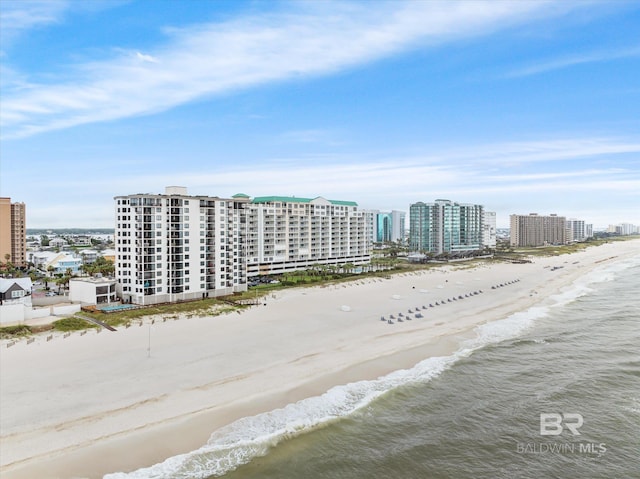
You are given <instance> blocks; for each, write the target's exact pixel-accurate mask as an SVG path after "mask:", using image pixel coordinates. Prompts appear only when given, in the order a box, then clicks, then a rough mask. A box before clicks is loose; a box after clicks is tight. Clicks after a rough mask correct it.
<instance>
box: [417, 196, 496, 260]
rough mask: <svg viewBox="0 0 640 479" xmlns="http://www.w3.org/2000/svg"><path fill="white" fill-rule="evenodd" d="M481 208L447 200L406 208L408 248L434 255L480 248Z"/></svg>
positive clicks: (482, 209) (481, 229)
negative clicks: (407, 214)
mask: <svg viewBox="0 0 640 479" xmlns="http://www.w3.org/2000/svg"><path fill="white" fill-rule="evenodd" d="M483 223H484V207H483V206H482V205H474V204H467V203H455V202H453V201H449V200H436V201H435V203H423V202H418V203H414V204H412V205H411V206H410V208H409V248H410V249H411V250H413V251H421V252H430V253H435V254H442V253H460V252H466V251H477V250H479V249H481V248H482V235H483Z"/></svg>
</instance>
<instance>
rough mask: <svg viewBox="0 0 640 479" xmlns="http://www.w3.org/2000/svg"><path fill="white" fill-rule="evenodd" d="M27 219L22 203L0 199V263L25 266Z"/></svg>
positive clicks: (9, 199)
mask: <svg viewBox="0 0 640 479" xmlns="http://www.w3.org/2000/svg"><path fill="white" fill-rule="evenodd" d="M26 258H27V219H26V206H25V204H24V203H11V198H0V262H2V263H12V264H13V265H15V266H19V267H24V266H26V265H27V260H26Z"/></svg>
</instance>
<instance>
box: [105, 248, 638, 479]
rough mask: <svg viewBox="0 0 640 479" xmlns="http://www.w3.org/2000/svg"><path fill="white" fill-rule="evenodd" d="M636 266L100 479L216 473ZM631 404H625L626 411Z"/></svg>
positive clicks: (176, 478)
mask: <svg viewBox="0 0 640 479" xmlns="http://www.w3.org/2000/svg"><path fill="white" fill-rule="evenodd" d="M636 265H640V256H639V257H636V258H633V259H632V260H629V261H625V262H624V263H623V262H619V263H614V264H611V265H606V266H603V267H601V268H598V269H596V270H594V271H592V272H591V273H589V274H587V275H585V276H583V277H581V278H580V279H578V280H577V281H576V282H574V283H573V285H572V286H571V287H570V288H568V289H566V290H565V291H563V292H562V293H560V294H557V295H554V296H552V297H551V298H550V299H551V303H550V304H549V305H547V306H536V307H532V308H530V309H528V310H527V311H522V312H518V313H514V314H512V315H510V316H509V317H507V318H505V319H501V320H497V321H492V322H490V323H486V324H483V325H481V326H478V327H477V328H476V329H475V332H476V337H475V338H473V339H471V340H467V341H465V342H464V343H462V345H461V347H460V349H458V351H456V352H455V353H453V354H452V355H450V356H445V357H432V358H428V359H425V360H424V361H421V362H419V363H418V364H416V365H415V366H414V367H412V368H410V369H403V370H398V371H394V372H392V373H390V374H388V375H386V376H382V377H380V378H378V379H374V380H367V381H358V382H354V383H350V384H346V385H342V386H336V387H334V388H331V389H330V390H329V391H327V392H326V393H324V394H322V395H321V396H316V397H311V398H308V399H304V400H301V401H298V402H296V403H292V404H289V405H287V406H285V407H284V408H281V409H275V410H273V411H270V412H266V413H263V414H258V415H256V416H251V417H246V418H243V419H240V420H238V421H235V422H233V423H231V424H229V425H228V426H226V427H223V428H221V429H219V430H217V431H215V432H214V433H213V434H212V435H211V437H210V439H209V441H208V442H207V444H205V445H204V446H202V447H201V448H199V449H197V450H195V451H191V452H189V453H186V454H181V455H178V456H173V457H170V458H168V459H167V460H165V461H164V462H162V463H158V464H155V465H153V466H151V467H147V468H143V469H139V470H137V471H133V472H130V473H124V472H116V473H112V474H107V475H106V476H104V479H142V478H144V479H169V478H172V479H196V478H198V479H205V478H207V477H210V476H221V475H223V474H225V473H227V472H229V471H232V470H234V469H236V468H237V467H239V466H241V465H243V464H246V463H248V462H249V461H251V460H252V459H253V458H255V457H259V456H263V455H265V454H267V453H268V452H269V450H270V448H272V447H274V446H276V445H277V444H278V443H280V442H281V441H284V440H286V439H289V438H293V437H296V436H298V435H300V434H304V433H307V432H309V431H312V430H314V429H316V428H319V427H323V426H325V425H327V424H329V423H331V422H333V421H336V420H339V419H340V418H343V417H345V416H348V415H350V414H352V413H354V412H355V411H357V410H358V409H361V408H362V407H365V406H367V405H368V404H370V403H371V402H372V401H373V400H375V399H376V398H378V397H380V396H381V395H382V394H385V393H386V392H388V391H390V390H393V389H395V388H397V387H400V386H404V385H409V384H414V383H425V382H428V381H430V380H431V379H433V378H435V377H438V376H439V375H441V374H442V372H443V371H445V370H446V369H448V368H450V367H451V366H452V365H453V364H455V363H456V362H457V361H459V360H460V359H462V358H465V357H468V356H469V355H471V354H472V353H473V352H474V351H476V350H478V349H480V348H483V347H485V346H487V345H491V344H497V343H500V342H502V341H505V340H509V339H514V338H517V337H518V336H520V335H522V334H523V333H524V332H526V331H527V330H529V329H530V328H532V327H533V326H534V324H535V322H536V321H537V320H538V319H540V318H543V317H546V316H548V314H549V311H550V308H555V307H559V306H564V305H566V304H568V303H570V302H572V301H574V300H575V299H576V298H579V297H581V296H584V295H585V294H588V293H589V292H591V291H592V289H591V288H590V287H589V285H593V284H595V283H599V282H603V281H611V280H613V279H614V278H615V274H616V273H617V272H619V271H622V270H624V269H627V268H629V267H633V266H636ZM636 406H637V405H635V404H634V405H633V406H631V409H632V410H634V411H635V410H637V409H636Z"/></svg>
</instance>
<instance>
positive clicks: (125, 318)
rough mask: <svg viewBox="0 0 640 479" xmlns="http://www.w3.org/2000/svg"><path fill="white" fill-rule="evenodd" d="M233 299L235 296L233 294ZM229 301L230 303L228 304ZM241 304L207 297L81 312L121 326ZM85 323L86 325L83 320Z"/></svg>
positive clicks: (224, 309) (213, 312) (214, 311)
mask: <svg viewBox="0 0 640 479" xmlns="http://www.w3.org/2000/svg"><path fill="white" fill-rule="evenodd" d="M233 299H234V300H235V299H236V297H235V296H234V297H233ZM230 303H231V304H230ZM241 307H243V306H241V305H234V304H233V303H232V302H231V301H229V300H227V301H225V299H224V298H218V299H214V298H208V299H202V300H198V301H188V302H184V303H171V304H159V305H155V306H146V307H142V308H139V309H125V310H122V311H116V312H113V313H108V314H105V313H101V312H99V311H96V312H89V311H83V312H82V314H83V315H85V316H90V317H92V318H94V319H97V320H99V321H102V322H103V323H106V324H108V325H110V326H114V327H116V326H121V325H124V324H127V323H130V322H131V321H134V320H137V319H141V318H143V317H145V316H153V315H162V316H164V317H170V318H177V317H178V315H180V314H185V315H187V316H205V315H218V314H223V313H227V312H229V311H233V310H235V309H238V308H241ZM84 323H85V325H88V324H89V323H87V322H86V321H84Z"/></svg>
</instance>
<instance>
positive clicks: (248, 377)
mask: <svg viewBox="0 0 640 479" xmlns="http://www.w3.org/2000/svg"><path fill="white" fill-rule="evenodd" d="M638 254H640V240H633V241H625V242H617V243H610V244H606V245H602V246H598V247H591V248H588V249H586V250H585V251H582V252H579V253H574V254H571V255H561V256H557V257H547V258H535V259H533V262H532V263H527V264H507V263H495V264H494V263H475V266H473V267H472V266H471V264H466V263H459V264H455V265H442V266H440V267H438V268H435V269H430V270H428V271H426V270H425V271H422V272H416V273H405V274H400V275H393V276H391V277H390V279H372V278H369V279H362V280H355V281H352V282H350V283H348V284H343V285H339V286H336V285H332V286H324V287H323V286H319V287H313V288H297V289H291V290H285V291H280V292H276V293H275V294H273V295H270V296H268V297H267V298H266V299H265V301H264V303H265V304H260V305H258V306H254V307H252V308H251V309H248V310H245V311H243V312H242V313H236V312H234V313H229V314H225V315H221V316H215V317H202V318H183V319H180V320H172V319H170V320H167V321H162V319H156V321H155V323H154V324H151V322H150V320H149V321H147V322H145V323H144V324H142V325H141V326H137V325H136V326H133V327H131V328H127V329H125V328H124V327H123V328H121V329H118V331H116V332H109V331H102V332H100V333H96V332H95V331H90V332H88V333H87V334H84V335H80V333H73V334H72V335H70V336H69V337H66V338H65V337H63V336H61V335H60V336H56V337H55V338H54V339H53V340H51V341H46V337H45V336H42V337H38V338H37V339H36V340H35V341H34V342H32V343H31V344H27V342H26V341H24V340H22V341H20V342H18V343H17V344H16V345H14V346H13V347H11V348H7V347H6V342H4V343H2V347H1V348H0V467H1V471H2V478H3V479H13V478H33V477H39V478H80V477H87V478H98V477H102V476H103V475H104V474H106V473H110V472H115V471H131V470H135V469H137V468H140V467H144V466H149V465H152V464H155V463H158V462H160V461H163V460H164V459H166V458H167V457H170V456H173V455H176V454H180V453H184V452H187V451H191V450H193V449H196V448H198V447H199V446H201V445H203V444H204V443H206V441H207V439H208V438H209V436H210V435H211V433H212V432H213V431H215V430H216V429H217V428H219V427H221V426H224V425H226V424H229V423H231V422H232V421H234V420H236V419H238V418H242V417H246V416H249V415H254V414H257V413H260V412H265V411H270V410H273V409H275V408H278V407H282V406H284V405H286V404H289V403H292V402H295V401H298V400H300V399H304V398H307V397H311V396H315V395H319V394H322V393H323V392H325V391H327V390H328V389H329V388H331V387H332V386H334V385H339V384H346V383H349V382H353V381H358V380H362V379H373V378H376V377H379V376H381V375H384V374H387V373H389V372H391V371H395V370H398V369H401V368H408V367H411V366H413V365H414V364H415V363H417V362H419V361H420V360H423V359H425V358H428V357H432V356H441V355H447V354H450V353H451V352H453V351H455V350H456V349H458V347H459V345H460V342H461V341H463V340H465V339H468V338H472V337H473V336H474V328H475V327H476V326H478V325H480V324H483V323H486V322H489V321H494V320H498V319H503V318H506V317H508V316H509V315H510V314H512V313H514V312H518V311H525V310H527V309H528V308H530V307H533V306H537V305H544V304H545V302H547V301H549V297H550V296H552V295H554V294H558V293H560V292H562V290H563V288H565V287H567V286H569V285H570V284H572V283H573V282H574V281H575V280H576V279H578V278H579V277H580V276H582V275H584V274H586V273H588V272H590V271H592V270H593V269H594V268H597V267H598V266H600V265H603V264H608V263H611V262H614V261H623V260H624V259H625V258H627V257H631V256H637V255H638ZM501 284H502V286H499V285H501ZM496 286H497V287H496ZM492 287H496V288H495V289H494V288H492ZM480 291H482V292H481V293H480ZM474 293H476V294H474ZM453 298H456V299H455V300H454V299H453ZM436 302H438V303H439V304H438V306H435V303H436ZM442 302H444V304H440V303H442ZM430 304H431V305H434V307H430V306H429V305H430ZM417 308H419V310H420V312H421V314H422V315H423V317H422V318H416V317H415V311H416V309H417ZM409 310H411V313H410V312H409ZM399 313H402V314H403V315H410V316H411V317H412V320H410V321H408V320H405V321H403V322H397V317H398V316H399ZM390 315H393V316H395V318H396V319H395V320H394V324H388V323H387V322H386V321H381V320H380V318H381V316H384V317H385V318H386V319H388V318H389V317H390Z"/></svg>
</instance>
